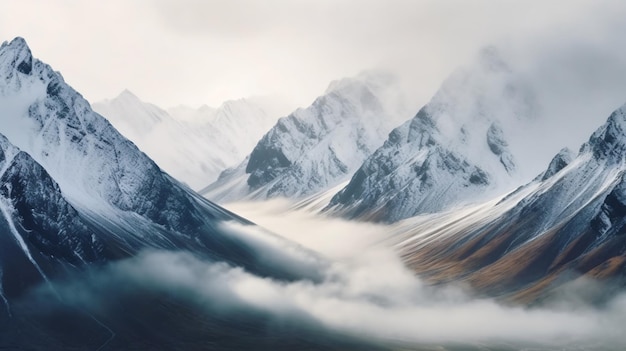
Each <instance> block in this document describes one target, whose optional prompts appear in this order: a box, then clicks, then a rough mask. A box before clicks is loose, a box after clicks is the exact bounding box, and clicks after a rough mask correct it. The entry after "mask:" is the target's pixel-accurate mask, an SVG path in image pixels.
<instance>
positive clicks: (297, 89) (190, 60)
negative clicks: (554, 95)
mask: <svg viewBox="0 0 626 351" xmlns="http://www.w3.org/2000/svg"><path fill="white" fill-rule="evenodd" d="M622 3H624V2H623V1H602V0H587V1H581V0H562V1H551V0H542V1H534V0H533V1H529V0H525V1H511V0H472V1H468V0H457V1H454V0H413V1H411V0H314V1H313V0H263V1H259V0H224V1H216V0H170V1H165V0H161V1H159V0H134V1H130V0H107V1H95V0H93V1H92V0H21V1H10V0H0V40H10V39H12V38H13V37H15V36H22V37H24V38H25V39H26V40H27V42H28V43H29V45H30V47H31V49H32V50H33V53H34V55H35V56H36V57H38V58H40V59H42V60H43V61H44V62H47V63H49V64H50V65H52V67H54V68H55V69H56V70H59V71H60V72H61V73H62V74H63V75H64V77H65V79H66V80H67V81H68V82H69V83H70V84H71V85H72V86H74V88H76V89H77V90H78V91H79V92H81V93H82V94H83V95H84V96H85V97H86V98H87V99H88V100H90V101H98V100H102V99H104V98H111V97H114V96H116V95H117V94H119V92H120V91H122V90H123V89H124V88H128V89H130V90H131V91H133V92H135V93H136V94H137V95H138V96H139V97H141V98H142V99H144V100H145V101H150V102H153V103H156V104H157V105H160V106H163V107H169V106H173V105H178V104H188V105H192V106H198V105H201V104H209V105H212V106H217V105H219V104H220V103H221V102H222V101H224V100H226V99H235V98H240V97H246V96H250V95H267V94H278V95H281V96H283V97H284V98H286V99H288V100H289V101H290V102H292V103H294V104H297V105H300V106H305V105H308V104H309V103H310V102H311V101H312V100H313V99H314V98H315V97H316V96H318V95H320V94H321V93H322V92H323V91H324V89H325V88H326V86H327V85H328V83H329V82H330V81H331V80H333V79H338V78H341V77H344V76H351V75H355V74H356V73H358V72H360V71H362V70H364V69H370V68H375V67H379V66H382V67H388V68H393V69H394V70H395V71H396V72H398V73H400V74H401V75H402V76H404V77H405V78H407V79H406V81H407V82H409V84H408V86H409V87H410V89H412V94H413V95H412V96H414V97H415V100H416V101H418V102H419V103H422V102H425V100H426V99H427V98H428V97H429V96H430V95H431V94H432V93H433V92H434V90H435V89H436V87H437V86H438V85H439V84H440V83H441V80H442V79H444V78H445V77H446V76H447V75H448V74H449V73H450V71H451V70H453V69H454V68H455V67H456V66H458V65H459V64H462V63H464V62H467V61H468V59H469V57H471V56H472V55H473V54H474V53H475V52H476V51H477V50H478V49H479V48H480V47H481V46H483V45H485V44H489V43H497V42H515V43H519V46H520V47H525V48H530V47H532V49H531V51H532V50H535V49H545V48H547V49H550V48H551V47H554V44H555V43H562V42H563V41H565V44H563V45H565V46H567V45H569V44H568V41H571V40H574V41H576V40H580V41H582V42H583V43H584V44H585V45H594V44H597V43H598V42H600V41H602V40H609V39H610V38H606V33H607V32H615V33H613V34H614V37H616V38H619V37H620V36H623V34H622V33H624V31H621V33H619V32H618V31H615V30H613V29H611V28H612V27H611V26H613V25H615V24H616V23H619V22H620V21H621V20H622V19H623V18H625V17H624V14H625V13H626V12H625V11H624V7H625V6H624V5H622ZM544 39H545V40H544ZM524 45H525V46H524ZM542 45H543V46H544V47H542ZM567 47H568V48H570V49H571V47H570V46H567ZM613 49H614V50H619V51H624V50H625V49H624V48H623V47H614V48H613ZM539 51H541V50H539ZM548 51H549V50H548ZM559 52H563V51H562V50H561V51H559ZM592 54H593V53H592ZM601 54H604V53H601ZM603 57H604V56H603ZM623 57H624V54H623V53H621V52H620V53H619V55H615V57H614V58H613V59H612V60H613V61H616V62H613V63H614V64H615V63H617V61H620V60H621V58H623ZM539 61H541V60H539Z"/></svg>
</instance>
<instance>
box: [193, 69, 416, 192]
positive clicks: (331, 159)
mask: <svg viewBox="0 0 626 351" xmlns="http://www.w3.org/2000/svg"><path fill="white" fill-rule="evenodd" d="M394 84H395V80H394V78H393V77H391V76H389V75H387V74H384V73H379V72H378V73H377V72H366V73H363V74H361V75H360V76H358V77H355V78H346V79H343V80H339V81H336V82H333V83H331V85H330V86H329V88H328V89H327V91H326V93H325V94H324V95H323V96H320V97H319V98H317V99H316V100H315V101H314V102H313V104H312V105H311V106H309V107H307V108H305V109H298V110H296V111H295V112H293V113H292V114H291V115H289V116H287V117H284V118H281V119H280V120H279V121H278V123H277V124H276V125H275V126H274V127H273V128H272V129H270V131H269V132H267V134H265V135H264V136H263V138H261V140H260V141H259V142H258V143H257V145H256V146H255V148H254V150H253V151H252V153H250V155H249V157H248V159H247V160H246V161H244V162H243V163H242V164H240V165H239V166H238V167H236V168H235V169H232V170H229V171H227V172H224V173H223V174H222V175H221V176H220V179H219V180H218V181H217V182H216V183H214V184H212V185H210V186H209V187H207V188H206V189H204V190H202V191H201V192H202V194H203V195H205V196H207V197H208V198H209V199H212V200H215V201H232V200H236V199H241V198H257V199H263V198H271V197H288V198H298V199H301V198H304V197H307V196H309V195H313V194H316V193H318V192H320V191H324V190H327V189H329V188H332V187H334V186H336V185H337V184H340V183H341V182H343V181H345V180H346V179H348V178H349V177H350V176H351V175H352V173H353V172H354V171H355V170H356V169H357V168H358V166H359V165H360V164H361V163H362V162H363V160H364V159H365V158H366V157H368V156H369V155H370V154H371V153H372V152H373V151H374V150H375V149H376V148H377V147H378V146H380V145H381V144H382V141H383V140H384V138H385V136H386V135H387V133H388V132H389V131H390V130H391V128H392V127H393V126H394V125H396V124H397V123H399V121H401V120H403V117H404V116H405V114H404V112H403V105H402V102H403V101H402V99H401V96H400V95H399V94H398V93H397V89H396V87H395V85H394Z"/></svg>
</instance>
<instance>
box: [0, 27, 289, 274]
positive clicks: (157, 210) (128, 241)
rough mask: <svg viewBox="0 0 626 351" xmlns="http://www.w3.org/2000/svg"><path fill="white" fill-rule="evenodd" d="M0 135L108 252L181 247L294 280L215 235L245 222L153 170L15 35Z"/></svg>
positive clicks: (0, 106) (4, 49)
mask: <svg viewBox="0 0 626 351" xmlns="http://www.w3.org/2000/svg"><path fill="white" fill-rule="evenodd" d="M0 134H4V135H5V136H6V138H7V139H8V141H9V142H11V143H12V144H13V145H15V146H16V147H18V148H19V149H20V150H21V151H22V152H24V153H25V154H28V155H29V157H31V158H32V159H33V160H34V161H35V162H36V163H37V164H39V165H41V167H42V169H43V170H45V171H46V173H47V174H49V175H50V177H51V179H53V180H54V181H55V182H56V183H57V184H58V188H59V189H60V191H61V193H62V195H63V199H65V200H67V203H68V204H70V205H71V206H72V208H74V209H75V210H76V211H77V212H78V214H79V215H80V216H81V218H82V220H83V222H85V223H88V226H89V228H90V230H92V231H93V232H96V233H98V235H99V238H101V239H102V241H103V242H106V243H107V249H108V250H110V251H112V252H117V253H118V255H122V256H124V255H131V254H133V253H134V252H136V251H139V250H142V249H144V248H159V249H170V250H190V251H192V252H196V253H198V254H201V255H203V256H208V257H211V259H215V260H220V261H224V262H228V263H231V264H234V265H239V266H244V267H246V269H248V270H249V271H250V272H253V273H257V274H263V275H270V276H275V277H280V278H285V277H293V276H294V275H298V274H299V273H296V272H295V271H294V270H293V267H281V266H280V265H278V264H277V263H276V261H274V260H272V259H268V258H266V257H263V255H262V254H259V253H257V252H256V251H255V249H254V242H256V241H255V240H258V239H250V240H249V241H247V240H248V239H249V238H247V237H246V236H245V235H235V234H233V232H232V231H226V230H224V229H223V227H222V222H223V221H234V222H236V223H240V224H246V225H248V224H250V223H249V222H248V221H246V220H245V219H242V218H240V217H238V216H236V215H234V214H232V213H230V212H228V211H226V210H224V209H222V208H221V207H219V206H217V205H215V204H213V203H211V202H209V201H207V200H206V199H204V198H202V197H201V196H200V195H198V194H196V193H194V192H193V191H191V190H189V189H188V188H186V187H184V186H182V185H181V184H180V183H178V182H177V181H175V180H174V179H173V178H171V177H170V176H168V175H167V174H165V173H164V172H162V171H161V170H160V169H159V167H158V166H157V165H156V164H155V163H154V162H153V161H152V160H150V158H148V157H147V156H146V155H145V154H143V153H142V152H140V151H139V150H138V149H137V147H136V146H135V145H134V144H133V143H131V142H130V141H128V140H127V139H125V138H124V137H123V136H122V135H121V134H119V133H118V132H117V130H116V129H115V128H113V127H112V126H111V124H109V123H108V122H107V121H106V120H105V119H104V118H103V117H102V116H100V115H98V114H97V113H95V112H93V111H92V110H91V109H90V106H89V103H88V102H87V101H85V100H84V99H83V98H82V97H81V96H80V94H78V93H77V92H76V91H74V90H73V89H72V88H71V87H70V86H69V85H67V84H66V83H65V82H64V81H63V78H62V77H61V75H60V74H59V73H57V72H54V71H53V70H52V69H51V68H50V67H49V66H48V65H46V64H44V63H42V62H41V61H39V60H36V59H34V58H33V57H32V55H31V53H30V49H29V48H28V46H27V45H26V43H25V41H24V40H23V39H21V38H17V39H14V40H13V41H11V42H10V43H6V42H5V43H3V44H2V46H1V47H0ZM34 189H37V188H36V187H34ZM17 196H20V195H19V194H18V195H17ZM42 196H44V197H45V198H50V197H49V196H48V195H46V194H44V195H42ZM45 205H46V204H44V206H45ZM50 216H52V215H50ZM74 235H80V233H74ZM268 238H272V236H271V235H268ZM272 240H275V239H272ZM276 257H280V255H277V256H276Z"/></svg>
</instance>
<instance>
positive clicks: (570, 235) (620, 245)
mask: <svg viewBox="0 0 626 351" xmlns="http://www.w3.org/2000/svg"><path fill="white" fill-rule="evenodd" d="M625 174H626V105H624V106H622V107H620V108H619V109H617V110H616V111H615V112H613V113H612V114H611V116H610V117H609V119H608V121H607V122H606V123H605V124H604V125H603V126H601V127H600V128H599V129H597V130H596V131H595V132H594V133H593V134H592V135H591V137H590V138H589V140H588V141H587V142H586V143H585V144H583V145H582V147H581V148H580V150H579V152H578V154H576V155H574V153H573V152H571V151H569V150H567V149H564V150H562V151H561V152H559V153H558V154H557V155H556V156H555V157H554V158H553V160H552V162H550V164H549V165H548V167H547V169H546V170H545V171H544V172H542V173H541V174H540V175H539V176H537V177H536V178H535V179H534V180H533V181H532V182H530V183H528V184H527V185H524V186H523V187H520V188H519V189H517V190H516V191H515V192H513V193H511V194H509V195H508V196H507V197H505V198H504V199H503V200H501V201H500V202H499V203H497V204H494V205H490V206H489V207H490V208H488V209H486V212H487V213H489V214H490V215H489V216H487V217H485V216H483V215H479V216H475V217H472V216H471V215H470V216H468V217H466V218H464V219H460V220H458V221H459V223H455V226H454V227H452V228H448V230H447V232H446V233H445V235H444V233H443V232H439V233H431V235H428V236H427V237H424V238H422V239H416V240H411V239H409V240H407V241H405V242H404V243H403V244H402V245H401V246H402V247H403V250H404V255H405V258H406V259H407V261H408V262H410V265H411V266H412V267H413V268H414V269H416V270H417V271H420V272H422V273H425V274H430V275H432V276H433V277H435V279H444V280H448V279H459V278H460V279H465V280H467V281H469V282H470V283H471V284H472V285H473V286H474V287H476V288H478V289H479V290H482V291H486V292H489V293H492V294H496V295H498V294H508V295H509V296H510V298H512V299H517V300H522V301H532V300H533V299H536V298H538V297H540V296H542V295H543V294H545V293H546V291H547V290H549V289H553V288H555V287H558V286H559V285H560V284H563V283H564V282H567V281H570V280H572V279H575V278H577V277H579V276H581V275H582V276H587V277H591V278H600V279H607V278H617V279H622V278H623V274H624V271H625V270H626V236H625V235H624V233H626V228H625V225H626V193H625V191H626V177H625ZM437 237H439V239H437V240H433V239H434V238H437Z"/></svg>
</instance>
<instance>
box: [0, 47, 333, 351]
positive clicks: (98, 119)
mask: <svg viewBox="0 0 626 351" xmlns="http://www.w3.org/2000/svg"><path fill="white" fill-rule="evenodd" d="M0 210H1V216H0V242H1V243H2V245H0V297H1V301H0V302H2V305H4V307H5V308H3V309H0V340H1V341H0V344H1V345H2V347H4V348H9V349H68V348H69V349H85V348H89V349H103V348H108V349H120V348H140V349H145V348H153V347H157V346H156V345H158V347H165V348H172V349H176V348H180V347H183V348H187V349H190V348H191V349H195V348H202V349H221V348H223V347H228V345H231V348H233V347H234V348H237V347H238V346H234V345H239V347H241V345H242V344H245V343H249V342H251V341H250V340H256V341H254V344H255V345H257V346H259V345H264V344H265V346H266V347H273V346H275V347H281V345H283V346H284V345H291V347H298V346H297V345H298V344H309V343H311V342H313V343H314V344H315V342H314V340H315V338H314V336H315V333H313V332H311V333H309V336H308V337H304V339H302V337H303V336H304V335H307V332H305V331H302V333H298V334H297V335H299V336H298V337H297V338H292V337H289V336H287V335H283V336H284V338H283V339H281V340H283V341H281V342H278V343H277V342H276V341H272V340H275V339H272V338H266V339H263V336H266V335H267V330H266V327H265V325H266V323H268V320H267V319H266V317H265V315H260V314H256V315H255V314H250V315H241V316H240V317H237V316H233V317H231V318H230V321H223V322H222V323H220V321H219V319H215V318H217V317H212V316H213V315H212V314H206V312H201V311H199V310H195V309H194V307H193V306H194V305H193V303H191V302H190V300H188V299H187V298H182V297H180V296H177V295H176V290H168V291H169V293H168V292H166V291H161V290H159V289H156V288H154V287H151V286H150V285H141V284H140V283H139V281H138V280H124V281H118V280H115V279H121V278H115V277H116V275H115V274H113V273H112V271H111V269H114V268H113V267H115V265H116V264H122V265H123V264H125V263H124V262H129V260H130V262H132V260H136V261H137V262H141V260H142V259H145V258H144V257H146V255H147V257H161V256H159V255H165V256H164V257H178V260H181V259H183V260H202V262H205V261H206V262H207V264H209V263H210V262H213V263H212V264H216V265H217V266H216V267H218V268H219V267H222V268H221V269H222V270H228V269H230V268H229V267H239V269H240V270H242V271H243V270H245V272H247V273H246V274H252V275H255V276H257V275H258V276H259V277H263V278H268V279H270V278H271V279H276V280H277V281H291V280H298V279H305V280H307V281H315V280H316V279H319V274H321V273H320V272H321V270H322V267H324V260H323V259H322V258H321V257H318V256H317V255H316V254H314V253H312V252H310V251H308V250H306V249H304V248H301V247H299V246H297V245H295V244H291V243H289V242H287V241H286V240H283V239H281V238H278V237H276V236H274V235H272V234H270V233H268V232H266V231H262V230H260V229H259V230H255V231H254V233H255V234H254V235H253V234H250V229H246V228H252V227H255V226H254V225H252V223H250V222H249V221H247V220H245V219H243V218H241V217H239V216H237V215H235V214H233V213H230V212H229V211H227V210H224V209H222V208H221V207H219V206H217V205H215V204H213V203H211V202H209V201H208V200H206V199H204V198H202V197H201V196H199V195H198V194H196V193H194V192H193V191H191V190H190V189H189V188H188V187H186V186H183V185H182V184H181V183H180V182H178V181H176V180H174V179H173V178H172V177H170V176H169V175H167V174H166V173H164V172H163V171H162V170H161V169H160V168H159V167H158V166H157V165H156V164H155V163H154V162H153V161H152V160H151V159H150V158H148V157H147V156H146V155H145V154H144V153H142V152H141V151H140V150H139V149H138V148H137V147H136V146H135V145H134V144H133V143H132V142H130V141H128V140H127V139H126V138H124V137H123V136H122V135H121V134H120V133H119V132H118V131H117V130H116V129H115V128H114V127H113V126H112V125H111V124H110V123H109V122H108V121H107V120H106V119H104V118H103V117H102V116H100V115H99V114H97V113H95V112H93V111H92V110H91V108H90V105H89V103H88V102H87V101H86V100H85V99H83V98H82V96H81V95H80V94H78V93H77V92H76V91H75V90H74V89H72V88H71V87H70V86H69V85H68V84H66V83H65V81H64V80H63V78H62V76H61V75H60V74H59V73H58V72H55V71H54V70H52V68H51V67H50V66H48V65H46V64H45V63H43V62H41V61H39V60H37V59H35V58H33V56H32V54H31V51H30V49H29V47H28V46H27V44H26V42H25V41H24V39H22V38H16V39H14V40H12V41H11V42H4V43H3V44H2V46H0ZM274 246H279V247H281V248H282V250H278V249H272V247H274ZM261 248H265V249H261ZM272 250H273V251H272ZM159 252H170V253H171V254H160V253H159ZM268 252H269V253H268ZM296 253H297V254H296ZM155 255H156V256H155ZM168 255H170V256H168ZM185 257H187V258H185ZM116 262H120V263H116ZM285 262H290V264H285ZM128 264H129V265H130V266H131V267H137V264H132V263H128ZM156 264H157V265H161V264H163V260H161V261H158V262H157V263H156ZM150 267H151V268H157V267H154V264H151V265H150ZM157 269H161V270H160V272H161V273H164V272H167V270H168V269H170V267H168V265H167V264H165V265H164V266H163V267H161V268H157ZM131 270H132V268H131ZM121 272H122V273H120V274H126V272H129V271H128V270H123V271H121ZM97 277H100V278H97ZM106 277H109V278H106ZM103 279H104V280H103ZM72 284H79V285H80V286H81V287H74V288H72ZM129 284H130V285H135V287H134V289H130V290H128V289H126V288H125V286H128V285H129ZM136 284H139V285H136ZM88 291H93V295H90V296H89V299H87V300H85V299H86V298H87V295H81V294H87V292H88ZM103 306H108V307H106V308H101V307H103ZM198 320H203V321H205V323H211V320H213V323H218V324H217V326H218V327H217V328H210V329H207V328H206V327H205V326H204V325H197V321H198ZM241 323H253V325H255V327H250V328H247V329H246V330H245V331H238V330H239V329H238V328H239V327H238V326H240V325H241ZM164 326H167V330H168V332H169V333H166V332H165V330H164V329H163V328H164ZM207 331H210V334H211V335H213V337H212V339H213V340H217V339H220V338H222V339H223V342H222V343H218V345H217V346H210V345H209V344H207V341H206V340H207V339H206V337H207V334H206V333H207ZM171 333H173V334H171ZM232 333H236V334H235V335H240V336H241V335H247V336H248V339H245V338H244V339H242V340H241V339H240V338H236V337H232V335H233V334H232ZM183 334H184V335H185V336H182V335H183ZM201 335H204V336H203V337H201ZM229 335H231V336H230V337H229ZM304 340H308V341H304ZM268 342H269V343H270V344H268ZM238 343H239V344H238ZM340 344H341V343H340ZM270 345H273V346H270ZM215 347H217V348H215Z"/></svg>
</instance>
